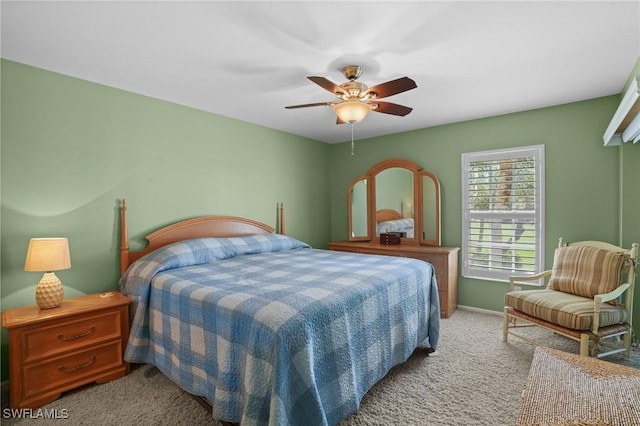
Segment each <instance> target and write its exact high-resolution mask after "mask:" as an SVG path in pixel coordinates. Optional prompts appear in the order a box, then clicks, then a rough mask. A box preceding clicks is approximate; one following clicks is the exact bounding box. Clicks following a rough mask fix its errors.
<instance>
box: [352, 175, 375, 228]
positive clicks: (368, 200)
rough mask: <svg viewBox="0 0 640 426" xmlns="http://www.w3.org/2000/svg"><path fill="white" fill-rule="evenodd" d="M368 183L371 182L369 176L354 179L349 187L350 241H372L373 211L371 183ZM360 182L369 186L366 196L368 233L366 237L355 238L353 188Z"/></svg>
mask: <svg viewBox="0 0 640 426" xmlns="http://www.w3.org/2000/svg"><path fill="white" fill-rule="evenodd" d="M367 181H370V179H369V176H360V177H359V178H356V179H354V180H353V181H352V182H351V184H350V185H349V189H348V190H347V212H348V215H349V216H348V217H349V220H348V222H349V223H348V224H347V226H348V232H349V241H369V240H371V227H370V226H369V222H370V221H371V219H370V218H369V211H370V210H371V201H370V200H371V197H370V196H369V183H368V182H367ZM360 182H364V184H365V185H367V189H366V191H365V194H366V197H367V199H366V204H367V205H366V209H367V214H366V218H367V224H366V230H367V233H366V235H358V236H354V235H353V208H352V204H353V197H352V194H353V188H354V187H355V186H356V185H357V184H358V183H360Z"/></svg>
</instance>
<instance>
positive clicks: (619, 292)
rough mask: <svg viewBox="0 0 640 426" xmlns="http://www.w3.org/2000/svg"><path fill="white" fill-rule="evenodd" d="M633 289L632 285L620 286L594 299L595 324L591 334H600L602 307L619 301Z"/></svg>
mask: <svg viewBox="0 0 640 426" xmlns="http://www.w3.org/2000/svg"><path fill="white" fill-rule="evenodd" d="M629 287H631V284H629V283H625V284H622V285H620V286H619V287H618V288H616V289H615V290H613V291H610V292H609V293H604V294H596V295H595V296H594V297H593V324H592V325H591V332H592V333H594V334H596V335H597V334H598V328H599V327H600V305H602V304H603V303H605V302H608V301H610V300H613V299H617V298H618V297H620V296H621V295H622V293H624V292H625V291H627V289H628V288H629Z"/></svg>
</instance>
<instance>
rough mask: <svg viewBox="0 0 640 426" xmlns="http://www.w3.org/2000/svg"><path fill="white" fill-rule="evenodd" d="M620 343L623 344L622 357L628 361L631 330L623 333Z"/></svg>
mask: <svg viewBox="0 0 640 426" xmlns="http://www.w3.org/2000/svg"><path fill="white" fill-rule="evenodd" d="M622 345H623V346H624V352H623V353H622V357H623V358H624V360H625V361H629V356H630V355H631V330H629V331H627V332H626V333H625V335H624V337H623V338H622Z"/></svg>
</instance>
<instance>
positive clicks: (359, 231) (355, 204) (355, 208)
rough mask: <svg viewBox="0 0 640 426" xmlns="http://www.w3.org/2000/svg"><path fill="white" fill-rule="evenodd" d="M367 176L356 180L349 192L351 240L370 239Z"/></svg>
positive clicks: (350, 186)
mask: <svg viewBox="0 0 640 426" xmlns="http://www.w3.org/2000/svg"><path fill="white" fill-rule="evenodd" d="M367 181H368V178H367V177H361V178H358V179H356V180H354V181H353V182H352V183H351V185H349V191H348V193H347V198H348V201H347V202H348V207H347V208H348V210H349V240H351V241H360V240H364V241H367V240H370V239H371V235H370V234H369V203H368V199H369V192H368V189H367Z"/></svg>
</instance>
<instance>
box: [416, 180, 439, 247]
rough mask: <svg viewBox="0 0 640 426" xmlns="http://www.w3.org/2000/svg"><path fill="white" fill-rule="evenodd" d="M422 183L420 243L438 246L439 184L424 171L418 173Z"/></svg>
mask: <svg viewBox="0 0 640 426" xmlns="http://www.w3.org/2000/svg"><path fill="white" fill-rule="evenodd" d="M420 179H421V181H422V224H421V225H422V235H421V237H420V243H422V244H425V245H430V246H439V245H440V182H439V181H438V178H436V176H435V175H434V174H433V173H431V172H428V171H426V170H422V171H421V172H420Z"/></svg>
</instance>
